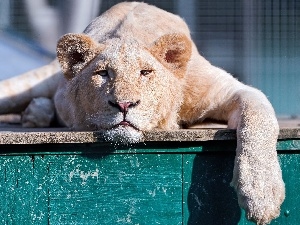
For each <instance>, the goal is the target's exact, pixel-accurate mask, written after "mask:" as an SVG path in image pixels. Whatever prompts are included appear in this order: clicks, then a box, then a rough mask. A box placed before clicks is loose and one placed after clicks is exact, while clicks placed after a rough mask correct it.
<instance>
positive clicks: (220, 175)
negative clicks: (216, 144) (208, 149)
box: [183, 153, 241, 225]
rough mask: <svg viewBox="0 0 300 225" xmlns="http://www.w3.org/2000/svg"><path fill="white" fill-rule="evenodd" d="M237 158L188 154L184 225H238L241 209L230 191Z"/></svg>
mask: <svg viewBox="0 0 300 225" xmlns="http://www.w3.org/2000/svg"><path fill="white" fill-rule="evenodd" d="M233 164H234V154H231V153H229V154H227V153H225V154H224V153H214V154H193V155H192V154H187V155H184V156H183V165H184V170H183V173H184V176H183V177H184V181H183V183H184V189H183V190H184V192H183V199H184V214H183V215H184V224H188V225H196V224H206V225H215V224H238V222H239V221H240V217H241V209H240V208H239V206H238V203H237V198H236V194H235V191H234V189H233V188H232V187H230V182H231V179H232V171H233Z"/></svg>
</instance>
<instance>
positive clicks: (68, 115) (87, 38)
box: [0, 2, 284, 224]
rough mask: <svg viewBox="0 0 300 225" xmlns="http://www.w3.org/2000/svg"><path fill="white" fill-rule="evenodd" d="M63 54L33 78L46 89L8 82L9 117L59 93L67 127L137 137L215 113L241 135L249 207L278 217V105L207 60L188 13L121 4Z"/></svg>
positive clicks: (237, 180) (0, 109) (240, 180)
mask: <svg viewBox="0 0 300 225" xmlns="http://www.w3.org/2000/svg"><path fill="white" fill-rule="evenodd" d="M57 55H58V61H59V63H60V65H61V68H62V72H63V73H61V72H59V69H58V66H57V61H54V62H53V63H52V64H51V65H49V66H48V67H46V68H44V69H38V70H37V71H35V73H36V74H38V75H36V74H34V73H28V74H26V77H30V78H29V79H34V77H36V76H44V78H41V79H40V80H39V84H38V85H36V82H35V83H34V85H30V87H29V88H28V87H27V88H26V87H24V86H22V87H20V88H9V86H8V84H9V83H10V82H11V81H6V83H5V82H2V83H0V88H1V89H0V90H1V92H2V93H0V97H1V98H0V113H8V112H13V111H17V110H20V109H22V108H23V107H24V105H25V104H26V103H28V102H29V101H30V99H32V98H36V97H53V99H54V104H55V108H56V111H57V114H58V117H59V119H60V120H61V122H62V123H63V124H64V125H66V126H68V127H70V128H73V129H75V130H87V129H89V130H103V131H105V132H106V133H107V137H108V139H109V140H113V141H118V140H123V141H129V142H135V141H139V140H141V137H142V132H143V131H145V130H151V129H164V130H170V129H178V128H179V127H180V125H182V124H193V123H195V122H199V121H202V120H203V119H206V118H212V119H217V120H222V121H227V122H228V126H229V127H230V128H234V129H237V134H238V140H237V141H238V147H237V156H236V162H235V169H234V177H233V182H232V184H233V186H234V187H235V189H236V190H237V193H238V197H239V204H240V205H241V207H243V208H244V209H245V210H246V211H247V215H248V218H249V219H252V220H255V221H256V222H257V223H258V224H265V223H267V222H269V221H270V220H271V219H273V218H275V217H276V216H278V213H279V208H280V205H281V203H282V201H283V199H284V184H283V181H282V178H281V170H280V167H279V164H278V161H277V157H276V149H275V146H276V139H277V135H278V124H277V121H276V117H275V113H274V110H273V108H272V106H271V104H270V103H269V101H268V100H267V98H266V97H265V96H264V95H263V94H262V93H261V92H260V91H258V90H256V89H254V88H250V87H248V86H246V85H244V84H242V83H240V82H239V81H237V80H236V79H234V78H233V77H232V76H231V75H230V74H228V73H226V72H225V71H223V70H221V69H219V68H217V67H214V66H212V65H211V64H210V63H209V62H208V61H207V60H206V59H204V58H203V57H202V56H201V55H200V54H199V53H198V50H197V48H196V46H195V44H194V43H193V41H192V40H191V37H190V34H189V29H188V27H187V25H186V24H185V22H184V21H183V20H182V19H181V18H180V17H178V16H176V15H173V14H171V13H168V12H166V11H163V10H161V9H158V8H156V7H154V6H149V5H147V4H144V3H136V2H131V3H121V4H118V5H116V6H114V7H112V8H111V9H110V10H108V11H107V12H105V13H104V14H103V15H101V16H100V17H98V18H96V19H95V20H94V21H92V23H91V24H90V25H89V26H88V27H87V28H86V30H85V31H84V34H68V35H65V36H63V37H62V38H61V39H60V40H59V42H58V47H57ZM63 74H64V75H63ZM14 79H15V78H14ZM26 79H27V78H26ZM13 81H15V80H13ZM10 84H11V83H10ZM2 88H5V89H6V92H5V91H2ZM29 89H30V91H29ZM24 92H25V93H27V94H26V95H25V96H27V97H24V96H23V98H22V96H21V95H22V93H24ZM1 95H2V96H1ZM14 103H16V104H14ZM48 108H49V107H48ZM29 114H30V112H29ZM24 117H25V118H29V116H28V115H26V113H25V115H24ZM30 118H32V117H30ZM274 174H275V175H274Z"/></svg>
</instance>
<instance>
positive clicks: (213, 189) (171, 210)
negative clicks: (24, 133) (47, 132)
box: [0, 139, 300, 225]
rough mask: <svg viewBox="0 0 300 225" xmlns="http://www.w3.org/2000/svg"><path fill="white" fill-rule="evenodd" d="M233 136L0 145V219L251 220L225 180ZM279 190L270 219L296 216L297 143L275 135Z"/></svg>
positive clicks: (191, 224) (299, 199) (172, 224)
mask: <svg viewBox="0 0 300 225" xmlns="http://www.w3.org/2000/svg"><path fill="white" fill-rule="evenodd" d="M235 147H236V145H235V141H234V140H227V141H226V140H224V141H199V142H148V143H142V144H137V145H134V146H130V147H124V146H114V145H111V144H109V143H90V144H35V145H30V144H26V145H0V179H1V182H0V224H5V225H6V224H7V225H12V224H18V225H19V224H26V225H27V224H59V225H60V224H89V225H90V224H134V225H137V224H139V225H142V224H145V225H152V224H164V225H176V224H187V225H196V224H205V225H218V224H222V225H223V224H237V225H248V224H249V225H250V224H253V223H251V222H249V221H247V220H246V219H245V216H244V212H243V211H242V210H241V209H240V208H239V206H238V203H237V198H236V194H235V192H234V190H233V189H232V188H231V187H230V185H229V183H230V181H231V178H232V170H233V161H234V155H235V152H234V151H235ZM277 148H278V153H279V154H278V157H279V160H280V163H281V166H282V170H283V176H284V180H285V183H286V188H287V193H286V194H287V198H286V200H285V202H284V203H283V205H282V210H281V215H280V217H279V218H278V219H276V220H274V221H273V222H272V223H271V224H280V225H285V224H286V225H287V224H289V225H294V224H295V225H297V224H299V221H300V215H299V212H300V194H299V187H300V141H299V140H297V139H287V140H279V142H278V146H277Z"/></svg>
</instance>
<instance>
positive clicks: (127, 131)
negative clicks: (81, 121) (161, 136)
mask: <svg viewBox="0 0 300 225" xmlns="http://www.w3.org/2000/svg"><path fill="white" fill-rule="evenodd" d="M104 138H105V140H106V141H109V142H116V143H121V144H131V143H137V142H141V141H142V140H143V133H142V132H141V131H139V130H137V129H135V128H133V127H131V126H117V127H115V128H113V129H110V130H106V131H105V132H104Z"/></svg>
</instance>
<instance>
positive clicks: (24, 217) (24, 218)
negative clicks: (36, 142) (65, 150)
mask: <svg viewBox="0 0 300 225" xmlns="http://www.w3.org/2000/svg"><path fill="white" fill-rule="evenodd" d="M42 161H43V159H41V158H37V159H36V160H34V161H33V158H31V157H29V156H16V157H0V165H1V166H0V174H1V175H0V176H1V178H2V179H1V183H0V199H1V201H0V208H1V214H0V221H1V224H47V223H48V206H47V187H46V186H47V184H46V183H47V174H46V170H45V169H41V168H40V167H39V166H38V164H42V165H44V163H43V162H42ZM35 165H36V166H37V167H36V166H35Z"/></svg>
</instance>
